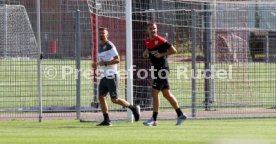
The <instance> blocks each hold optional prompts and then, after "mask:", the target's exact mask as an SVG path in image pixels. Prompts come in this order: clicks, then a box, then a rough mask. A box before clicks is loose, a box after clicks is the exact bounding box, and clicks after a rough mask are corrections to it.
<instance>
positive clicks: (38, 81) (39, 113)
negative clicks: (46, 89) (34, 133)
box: [36, 0, 42, 122]
mask: <svg viewBox="0 0 276 144" xmlns="http://www.w3.org/2000/svg"><path fill="white" fill-rule="evenodd" d="M36 27H37V35H36V41H37V49H38V56H37V86H38V88H37V90H38V105H39V107H38V121H39V122H41V121H42V77H41V60H42V54H41V32H40V0H36Z"/></svg>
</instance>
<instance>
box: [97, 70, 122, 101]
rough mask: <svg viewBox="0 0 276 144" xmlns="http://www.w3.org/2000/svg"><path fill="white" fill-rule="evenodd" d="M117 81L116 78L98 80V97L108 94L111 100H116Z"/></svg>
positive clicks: (114, 76)
mask: <svg viewBox="0 0 276 144" xmlns="http://www.w3.org/2000/svg"><path fill="white" fill-rule="evenodd" d="M117 86H118V80H117V76H116V75H113V76H109V77H104V78H102V79H101V80H100V84H99V96H106V95H107V93H108V92H109V94H110V97H111V98H118V89H117Z"/></svg>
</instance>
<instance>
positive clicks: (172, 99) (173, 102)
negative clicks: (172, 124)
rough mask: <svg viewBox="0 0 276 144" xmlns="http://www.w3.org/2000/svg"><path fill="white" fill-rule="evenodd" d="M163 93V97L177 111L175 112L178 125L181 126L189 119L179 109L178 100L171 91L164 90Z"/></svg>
mask: <svg viewBox="0 0 276 144" xmlns="http://www.w3.org/2000/svg"><path fill="white" fill-rule="evenodd" d="M162 93H163V96H164V97H165V98H166V99H167V100H168V101H169V102H170V104H171V105H172V107H173V108H174V109H175V112H176V114H177V122H176V125H181V124H182V123H183V122H184V120H186V119H187V116H186V115H185V114H183V112H182V110H181V109H180V107H179V104H178V102H177V100H176V98H175V97H174V95H172V93H171V92H170V90H169V89H164V90H162Z"/></svg>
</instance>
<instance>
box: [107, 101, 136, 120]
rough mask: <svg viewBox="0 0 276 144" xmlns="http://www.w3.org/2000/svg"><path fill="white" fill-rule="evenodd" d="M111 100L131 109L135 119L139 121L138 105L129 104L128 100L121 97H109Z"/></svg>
mask: <svg viewBox="0 0 276 144" xmlns="http://www.w3.org/2000/svg"><path fill="white" fill-rule="evenodd" d="M111 101H112V102H113V103H115V104H118V105H121V106H123V107H127V108H129V109H130V110H131V111H132V114H133V116H134V119H135V121H139V119H140V107H138V106H133V105H131V104H129V102H127V101H126V100H124V99H121V98H111Z"/></svg>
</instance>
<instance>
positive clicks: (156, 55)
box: [154, 53, 163, 58]
mask: <svg viewBox="0 0 276 144" xmlns="http://www.w3.org/2000/svg"><path fill="white" fill-rule="evenodd" d="M154 57H156V58H161V57H163V55H162V54H161V53H156V54H155V55H154Z"/></svg>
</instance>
